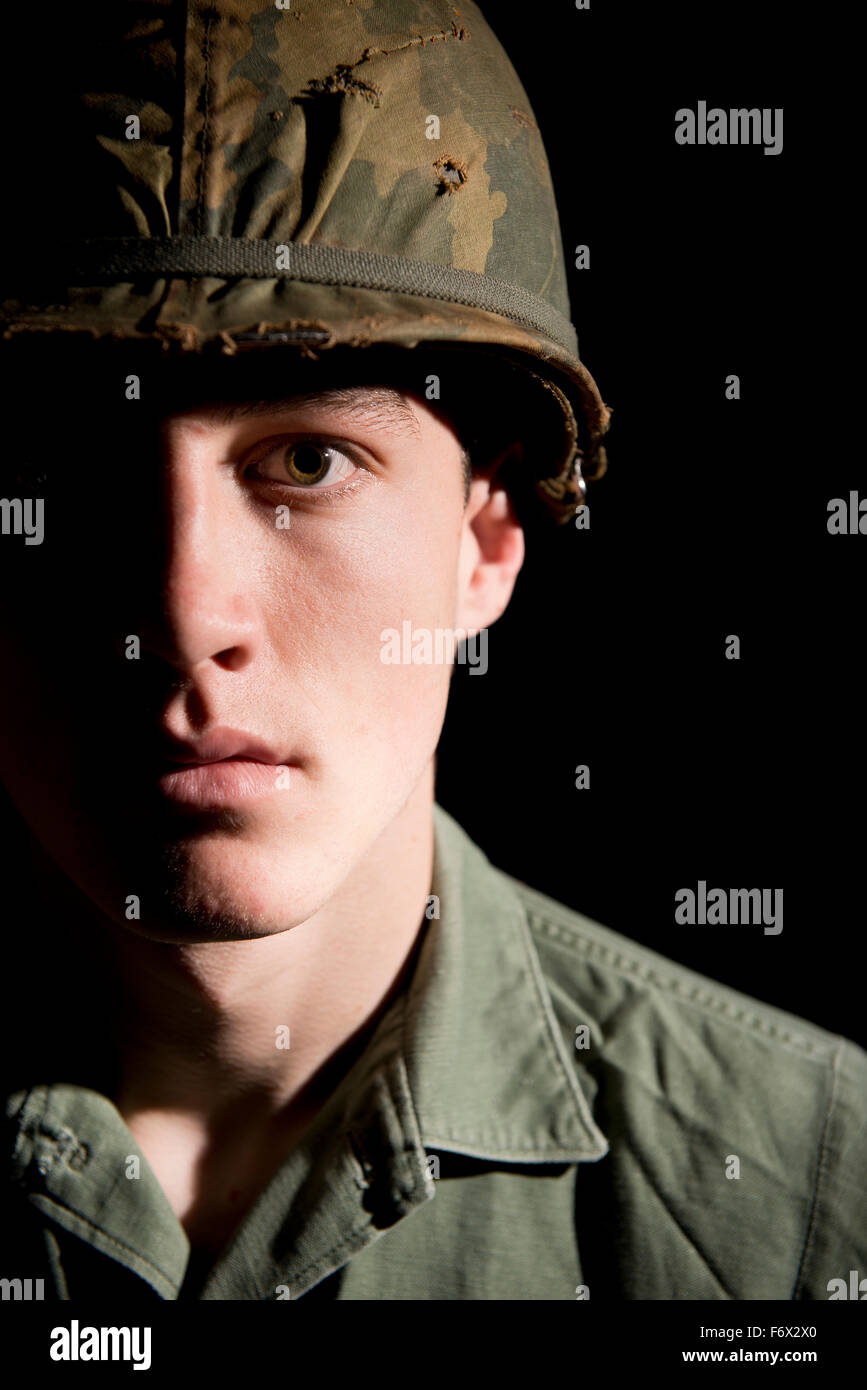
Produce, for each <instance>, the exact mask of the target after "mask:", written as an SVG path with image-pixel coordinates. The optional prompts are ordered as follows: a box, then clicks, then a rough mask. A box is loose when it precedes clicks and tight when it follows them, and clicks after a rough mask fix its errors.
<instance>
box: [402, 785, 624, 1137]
mask: <svg viewBox="0 0 867 1390" xmlns="http://www.w3.org/2000/svg"><path fill="white" fill-rule="evenodd" d="M431 896H432V897H433V899H434V904H433V906H432V909H431V910H433V911H435V910H436V907H437V904H438V906H439V912H440V916H439V919H437V918H436V917H434V918H432V920H431V921H430V922H429V924H428V925H427V929H426V934H425V939H424V941H423V943H422V947H421V951H420V956H419V961H418V966H417V968H416V971H415V974H414V976H413V980H412V984H411V986H410V990H409V993H408V997H407V999H406V1008H405V1017H404V1038H403V1051H404V1056H405V1059H406V1068H407V1077H408V1082H409V1089H410V1092H411V1094H412V1097H413V1100H414V1103H415V1108H416V1113H417V1116H418V1121H419V1128H420V1131H421V1134H422V1136H423V1139H424V1143H425V1147H426V1148H437V1149H443V1150H450V1151H452V1152H456V1153H462V1154H466V1155H468V1156H471V1157H474V1158H479V1159H489V1160H499V1161H502V1162H507V1163H561V1162H567V1163H568V1162H575V1161H580V1160H591V1161H592V1160H596V1159H599V1158H602V1157H603V1156H604V1155H605V1154H606V1153H607V1152H608V1142H607V1140H606V1138H605V1135H604V1134H603V1133H602V1132H601V1131H600V1129H599V1128H598V1127H597V1125H596V1124H595V1122H594V1120H593V1118H592V1115H591V1111H590V1106H589V1104H588V1101H587V1098H586V1097H585V1096H584V1094H583V1092H582V1090H581V1087H580V1085H579V1082H578V1066H577V1065H576V1060H575V1058H574V1056H571V1055H570V1054H569V1051H568V1049H567V1047H566V1044H565V1042H564V1039H563V1034H562V1031H561V1028H560V1025H559V1024H558V1023H557V1020H556V1018H555V1015H554V1010H553V1006H552V1002H551V997H550V995H549V993H548V990H547V987H546V985H545V982H544V979H543V977H542V971H541V967H540V963H539V958H538V955H537V953H536V949H535V946H534V944H533V941H532V938H531V936H530V931H529V927H528V925H527V918H526V912H525V910H524V908H523V906H522V904H521V902H520V899H519V898H518V895H517V893H516V892H515V889H514V887H513V886H512V884H511V883H510V882H509V880H508V879H507V878H506V877H505V876H504V875H503V874H501V873H499V872H498V871H497V870H496V869H494V868H493V866H492V865H491V864H490V863H489V861H488V860H487V858H486V857H485V855H484V854H483V853H482V852H481V850H480V849H478V847H477V846H476V845H474V844H473V842H472V841H471V840H470V838H469V836H468V835H467V834H466V833H465V832H464V831H463V830H462V829H461V827H460V826H459V825H458V824H457V823H456V822H455V821H454V820H453V819H452V817H451V816H449V815H448V813H447V812H445V811H444V810H443V809H442V807H440V806H435V807H434V871H433V881H432V886H431Z"/></svg>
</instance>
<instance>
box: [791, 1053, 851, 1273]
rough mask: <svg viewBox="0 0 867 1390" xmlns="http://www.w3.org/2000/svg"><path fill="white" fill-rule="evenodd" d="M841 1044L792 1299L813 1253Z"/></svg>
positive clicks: (834, 1068)
mask: <svg viewBox="0 0 867 1390" xmlns="http://www.w3.org/2000/svg"><path fill="white" fill-rule="evenodd" d="M843 1046H844V1044H843V1039H841V1040H840V1046H839V1047H838V1048H837V1051H836V1052H835V1053H834V1061H833V1065H832V1069H831V1094H830V1095H829V1097H828V1113H827V1114H826V1116H825V1123H824V1125H823V1126H822V1137H821V1139H820V1141H819V1157H818V1162H817V1164H816V1182H815V1186H814V1189H813V1202H812V1205H811V1207H810V1216H809V1219H808V1221H807V1232H806V1235H805V1237H804V1248H803V1251H802V1253H801V1261H800V1264H799V1266H798V1275H797V1278H796V1280H795V1287H794V1291H793V1293H792V1298H793V1299H795V1298H797V1296H798V1294H799V1293H800V1290H801V1286H802V1284H803V1282H804V1280H805V1278H806V1274H807V1261H808V1260H809V1257H810V1255H811V1254H812V1253H813V1237H814V1235H815V1232H816V1227H817V1224H818V1222H817V1218H818V1214H819V1193H820V1189H821V1186H822V1179H823V1178H824V1176H825V1173H826V1172H827V1169H828V1163H827V1159H828V1156H829V1155H828V1131H829V1129H830V1128H831V1116H832V1114H833V1111H834V1102H835V1101H836V1098H837V1081H838V1078H839V1075H840V1056H841V1054H842V1051H843Z"/></svg>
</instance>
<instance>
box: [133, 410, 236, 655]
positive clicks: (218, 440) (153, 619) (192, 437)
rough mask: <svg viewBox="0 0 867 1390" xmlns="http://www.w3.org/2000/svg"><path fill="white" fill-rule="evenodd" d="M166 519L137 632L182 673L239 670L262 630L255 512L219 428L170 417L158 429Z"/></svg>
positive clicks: (148, 648) (149, 647) (145, 648)
mask: <svg viewBox="0 0 867 1390" xmlns="http://www.w3.org/2000/svg"><path fill="white" fill-rule="evenodd" d="M158 448H159V452H160V455H161V459H160V462H161V481H162V488H161V503H162V505H161V524H160V527H159V528H158V529H159V531H160V534H159V535H158V536H157V537H155V538H154V540H155V542H156V546H155V550H154V557H156V556H157V555H158V557H159V558H158V560H157V565H156V568H157V573H154V572H153V570H151V583H150V585H149V586H148V587H149V588H150V590H151V592H150V593H149V594H148V595H147V596H146V598H145V605H144V611H143V614H142V621H141V623H140V626H139V630H138V635H139V637H140V641H141V648H142V652H143V653H144V652H150V653H152V654H153V655H155V656H157V657H159V658H161V659H162V660H163V661H164V662H166V663H168V665H170V666H171V667H173V668H174V669H175V670H176V671H177V672H179V673H180V674H181V675H183V676H190V675H193V674H194V673H197V672H199V671H201V670H202V669H203V668H204V666H205V665H206V664H213V665H216V666H219V667H221V668H222V669H224V670H228V671H240V670H243V668H244V667H246V666H247V665H249V664H250V663H251V662H252V661H253V660H254V658H255V655H256V651H257V649H258V646H259V643H260V640H261V633H260V627H259V621H258V616H257V608H256V603H255V599H254V596H253V593H252V585H251V579H252V566H253V564H254V563H255V558H254V557H255V546H254V545H252V546H251V536H250V532H249V529H248V528H247V527H245V525H244V522H245V520H246V519H247V518H248V516H249V513H248V512H247V510H246V508H245V506H244V500H243V497H242V496H241V495H240V492H239V488H238V484H237V481H236V479H235V475H234V471H233V469H232V468H231V467H230V466H229V464H228V463H227V462H226V458H225V441H224V439H223V438H222V436H221V434H220V432H219V430H215V429H213V428H211V427H209V426H206V425H203V424H201V423H197V422H195V421H189V420H171V421H169V422H167V423H165V424H163V425H162V427H161V428H160V430H159V443H158Z"/></svg>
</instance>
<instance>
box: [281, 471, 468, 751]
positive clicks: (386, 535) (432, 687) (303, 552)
mask: <svg viewBox="0 0 867 1390" xmlns="http://www.w3.org/2000/svg"><path fill="white" fill-rule="evenodd" d="M388 500H390V499H386V501H388ZM395 512H396V508H393V507H389V506H388V505H385V506H382V507H380V508H378V509H377V510H376V513H375V515H373V514H371V515H366V516H365V517H364V518H363V520H361V521H359V522H357V523H356V524H354V525H351V526H350V525H349V523H347V522H341V523H340V525H339V526H338V525H335V524H333V523H332V524H331V525H328V524H324V523H323V520H321V519H320V518H318V517H317V518H305V519H304V522H299V525H298V527H297V529H296V532H295V536H294V549H293V552H292V564H291V569H292V576H291V578H289V577H287V578H286V579H284V582H283V585H282V593H283V599H282V602H279V603H277V604H276V605H275V606H274V607H273V609H272V612H271V624H270V625H271V630H272V642H273V643H274V644H275V645H276V647H277V650H278V651H279V652H280V653H281V665H282V667H283V669H284V670H285V671H287V672H290V673H291V676H290V679H291V678H292V676H294V678H295V681H296V682H297V686H298V688H299V693H300V695H301V698H302V700H304V701H305V703H307V704H308V707H312V708H314V709H315V710H317V711H320V712H321V713H322V715H323V716H325V715H326V711H327V718H323V726H322V727H323V730H324V729H325V728H327V730H328V736H329V740H331V739H336V740H337V742H347V741H355V740H359V739H361V740H364V742H365V744H366V746H367V747H368V749H369V751H370V754H371V756H372V757H373V756H375V757H380V758H381V757H385V759H386V760H387V761H388V762H389V763H390V764H392V765H394V763H395V762H400V761H408V763H412V764H413V766H414V770H416V771H417V770H419V769H418V767H417V766H416V764H417V763H418V759H420V758H423V759H424V760H425V761H426V760H427V758H429V757H430V755H431V754H432V752H433V750H434V748H435V746H436V743H437V740H438V738H439V732H440V729H441V726H442V720H443V716H444V713H445V705H446V701H447V698H448V690H449V682H450V676H451V666H450V665H449V664H448V663H447V661H445V662H444V661H443V660H442V646H441V650H440V653H439V656H440V659H439V660H436V659H435V658H436V655H437V652H436V641H435V635H436V633H437V632H438V631H439V632H440V633H444V632H446V631H449V630H452V629H453V628H454V622H455V605H456V593H457V576H458V558H459V550H460V526H459V525H458V524H457V519H456V518H455V517H444V516H443V515H442V507H440V509H439V515H437V511H436V509H435V508H432V507H431V508H425V507H423V506H421V505H420V506H419V507H418V508H415V509H412V510H411V511H410V510H409V509H407V508H404V509H403V511H402V514H401V515H400V516H397V515H395V514H394V513H395ZM431 514H433V516H434V517H435V524H432V523H431V519H430V518H431ZM460 515H462V513H458V516H460ZM328 520H329V519H325V522H326V523H327V521H328ZM305 523H306V524H305ZM407 626H409V628H410V631H411V632H415V633H419V632H429V633H430V634H431V650H430V656H431V657H432V658H434V659H431V660H423V661H418V660H416V661H413V660H412V649H413V646H414V645H415V646H416V649H417V650H418V645H419V644H418V643H416V644H414V643H413V642H412V641H408V642H407V641H405V640H404V638H405V628H406V627H407ZM393 633H396V634H398V635H399V637H400V639H401V646H402V648H403V650H402V652H401V653H400V655H401V656H402V657H406V656H407V655H408V656H409V658H410V659H409V660H405V659H401V660H399V661H397V662H395V661H393V660H390V659H388V658H390V657H393V655H394V642H393V640H389V634H393ZM421 655H424V653H421ZM384 657H385V658H386V659H383V658H384ZM364 756H365V755H364V754H363V752H362V749H361V748H360V747H359V746H358V745H357V744H354V748H353V753H352V757H353V761H354V763H355V765H358V763H359V760H362V759H363V758H364Z"/></svg>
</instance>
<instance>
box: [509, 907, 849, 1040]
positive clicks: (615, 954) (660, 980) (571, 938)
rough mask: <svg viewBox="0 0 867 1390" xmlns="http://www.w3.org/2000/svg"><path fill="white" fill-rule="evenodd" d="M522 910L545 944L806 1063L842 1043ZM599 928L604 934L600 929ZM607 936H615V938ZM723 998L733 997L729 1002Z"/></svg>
mask: <svg viewBox="0 0 867 1390" xmlns="http://www.w3.org/2000/svg"><path fill="white" fill-rule="evenodd" d="M519 891H520V887H519ZM533 891H535V890H533ZM554 906H556V904H554ZM524 907H525V911H526V913H527V920H528V923H529V924H530V926H531V929H533V928H535V929H536V930H537V931H538V932H540V933H541V934H543V935H545V936H548V937H549V938H550V939H551V940H553V941H556V940H558V939H559V940H560V941H565V942H566V943H568V944H569V945H570V946H571V947H573V948H574V949H575V950H577V951H580V952H581V953H582V954H583V955H584V956H586V957H593V956H595V957H596V958H597V959H598V960H600V961H601V962H603V963H604V964H605V965H607V966H608V968H609V969H611V970H614V971H616V972H617V973H619V974H620V975H622V976H623V977H624V978H626V979H637V980H640V981H642V982H643V983H644V984H648V985H654V986H656V988H658V989H661V990H664V991H666V993H668V994H670V995H672V996H673V997H674V998H676V999H677V1000H678V1001H680V1002H681V1003H683V1004H688V1005H692V1006H693V1007H697V1008H700V1009H703V1010H704V1011H705V1012H710V1013H711V1014H712V1015H717V1016H721V1017H724V1018H726V1019H728V1020H729V1021H730V1022H733V1023H740V1024H743V1025H746V1026H747V1027H749V1028H750V1029H751V1030H752V1031H753V1032H755V1033H758V1034H760V1035H761V1036H762V1037H765V1038H767V1039H769V1040H770V1041H772V1042H776V1043H780V1044H782V1045H783V1046H786V1045H788V1046H789V1047H793V1048H796V1049H797V1050H798V1051H799V1052H801V1053H803V1054H806V1055H807V1056H809V1057H810V1058H811V1059H814V1060H818V1061H823V1062H826V1063H827V1062H829V1061H831V1058H832V1054H831V1052H830V1050H829V1049H830V1048H831V1047H834V1048H835V1049H839V1046H840V1043H841V1042H842V1041H844V1039H843V1038H842V1037H841V1036H840V1035H839V1034H834V1033H831V1032H829V1031H827V1030H825V1029H820V1028H819V1027H818V1025H817V1024H810V1023H809V1021H808V1020H806V1019H804V1020H803V1023H804V1024H805V1025H806V1028H805V1029H804V1030H803V1031H802V1030H800V1029H799V1030H798V1031H794V1030H793V1029H792V1028H790V1027H786V1026H784V1024H783V1023H782V1022H780V1023H777V1022H775V1021H774V1020H773V1018H771V1017H770V1016H767V1015H766V1013H765V1009H764V1007H763V1006H762V1003H761V1000H758V999H751V998H750V997H749V996H748V995H745V994H744V995H741V994H740V993H739V991H738V990H736V989H734V988H733V987H732V986H729V985H725V984H723V983H722V982H718V981H715V980H713V979H710V978H707V979H705V978H704V977H703V976H700V975H699V974H698V972H696V971H694V970H692V969H691V968H690V967H689V966H686V965H683V966H681V965H680V964H679V963H678V962H677V961H666V960H665V958H664V957H662V956H660V955H659V953H658V952H655V951H652V950H651V948H646V949H647V954H649V955H650V956H653V957H655V960H654V962H653V963H651V962H650V961H646V960H642V958H641V956H642V948H641V947H640V946H639V945H638V943H633V942H631V941H630V940H629V939H628V938H627V937H621V938H619V940H620V941H622V944H623V947H624V949H622V950H621V949H615V948H613V947H612V946H609V945H607V944H606V943H605V942H604V941H595V940H593V939H592V938H591V937H590V936H589V935H585V934H584V933H582V932H581V930H580V927H578V926H575V925H573V924H571V923H570V922H568V921H567V920H565V919H564V918H560V917H559V914H558V918H555V917H554V916H546V915H543V913H542V912H540V911H539V909H538V908H536V907H535V906H533V905H532V904H531V903H529V902H527V901H526V899H525V900H524ZM576 915H579V914H576ZM595 925H598V924H595ZM599 929H600V930H604V931H609V930H610V929H609V928H602V927H600V928H599ZM612 934H613V935H615V936H617V935H618V934H617V933H612ZM630 946H634V947H635V950H634V951H630V950H629V947H630ZM666 965H668V966H669V967H670V970H669V971H668V972H667V973H666V974H662V973H661V970H662V968H663V967H664V966H666ZM691 976H695V977H696V978H695V980H693V979H691V978H689V977H691ZM728 995H732V996H735V997H732V998H729V997H727V996H728ZM741 1001H742V1002H741ZM767 1008H768V1009H769V1010H772V1011H774V1012H778V1013H780V1014H785V1013H786V1011H785V1010H784V1009H776V1006H774V1005H768V1006H767ZM789 1017H790V1018H791V1019H792V1020H793V1021H795V1022H799V1023H800V1022H801V1021H802V1020H800V1019H797V1017H796V1015H794V1014H792V1015H790V1016H789ZM810 1033H816V1034H817V1035H821V1036H815V1037H811V1036H809V1034H810Z"/></svg>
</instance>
